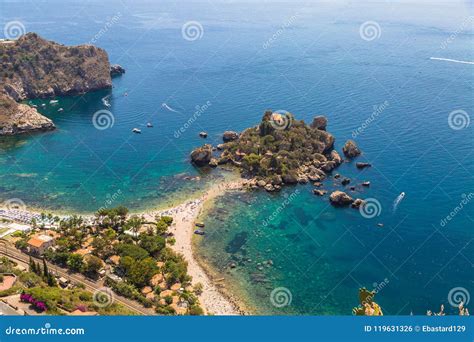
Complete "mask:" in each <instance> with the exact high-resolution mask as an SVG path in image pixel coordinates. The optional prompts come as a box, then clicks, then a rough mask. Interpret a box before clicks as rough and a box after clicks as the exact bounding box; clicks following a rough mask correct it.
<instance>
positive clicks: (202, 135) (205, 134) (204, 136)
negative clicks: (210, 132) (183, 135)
mask: <svg viewBox="0 0 474 342" xmlns="http://www.w3.org/2000/svg"><path fill="white" fill-rule="evenodd" d="M199 136H200V137H201V138H207V133H206V132H199Z"/></svg>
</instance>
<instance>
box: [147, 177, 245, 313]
mask: <svg viewBox="0 0 474 342" xmlns="http://www.w3.org/2000/svg"><path fill="white" fill-rule="evenodd" d="M243 182H244V181H243V180H238V181H233V182H227V183H222V184H217V185H214V186H212V187H211V188H210V189H209V190H208V191H207V192H206V193H205V194H204V195H202V196H201V197H199V198H197V199H195V200H190V201H187V202H185V203H183V204H180V205H178V206H176V207H173V208H171V209H167V210H162V211H157V212H151V213H147V214H146V215H144V216H145V218H148V219H153V218H154V217H155V215H157V214H161V215H169V216H172V217H173V225H172V226H171V229H170V232H172V233H173V234H174V237H175V239H176V243H175V245H174V246H173V249H174V250H175V251H176V252H179V253H181V254H183V255H184V257H185V259H186V261H187V262H188V273H189V275H191V276H192V277H193V284H196V283H201V284H202V285H203V292H202V294H201V296H200V297H199V300H200V302H201V305H202V306H203V308H204V310H205V311H206V313H208V314H213V315H239V314H241V312H240V310H239V309H238V307H237V306H236V305H235V304H234V303H233V302H232V301H231V300H229V298H227V297H226V296H225V295H223V294H222V293H221V292H220V291H219V289H218V288H217V286H216V285H215V284H214V282H213V281H212V279H211V278H210V277H209V276H208V275H207V274H206V272H205V271H204V269H203V268H202V267H201V266H200V265H199V263H198V262H197V260H196V258H195V257H194V254H193V248H192V237H193V234H194V230H195V229H196V227H195V222H196V219H197V217H198V216H199V214H200V213H201V211H202V210H203V207H204V203H205V202H207V201H210V200H213V199H214V198H216V197H218V196H220V195H222V194H224V193H225V192H226V191H230V190H240V189H242V186H243Z"/></svg>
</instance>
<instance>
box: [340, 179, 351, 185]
mask: <svg viewBox="0 0 474 342" xmlns="http://www.w3.org/2000/svg"><path fill="white" fill-rule="evenodd" d="M350 182H351V180H350V179H349V178H343V179H342V181H341V184H342V185H347V184H349V183H350Z"/></svg>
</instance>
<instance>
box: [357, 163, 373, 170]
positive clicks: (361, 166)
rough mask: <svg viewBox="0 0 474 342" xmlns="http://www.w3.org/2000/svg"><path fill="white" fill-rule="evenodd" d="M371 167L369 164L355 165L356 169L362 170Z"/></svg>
mask: <svg viewBox="0 0 474 342" xmlns="http://www.w3.org/2000/svg"><path fill="white" fill-rule="evenodd" d="M371 166H372V164H370V163H361V162H357V163H356V167H357V168H358V169H364V168H366V167H371Z"/></svg>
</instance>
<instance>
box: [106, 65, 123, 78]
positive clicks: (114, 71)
mask: <svg viewBox="0 0 474 342" xmlns="http://www.w3.org/2000/svg"><path fill="white" fill-rule="evenodd" d="M123 74H125V69H124V68H123V67H122V66H121V65H118V64H112V65H111V66H110V76H111V77H115V76H120V75H123Z"/></svg>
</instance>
